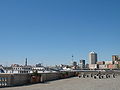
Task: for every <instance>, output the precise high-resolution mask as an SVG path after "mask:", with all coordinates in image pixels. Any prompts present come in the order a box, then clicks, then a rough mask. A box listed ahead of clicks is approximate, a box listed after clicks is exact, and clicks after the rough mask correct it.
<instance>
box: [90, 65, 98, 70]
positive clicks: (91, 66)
mask: <svg viewBox="0 0 120 90" xmlns="http://www.w3.org/2000/svg"><path fill="white" fill-rule="evenodd" d="M89 69H98V65H97V64H89Z"/></svg>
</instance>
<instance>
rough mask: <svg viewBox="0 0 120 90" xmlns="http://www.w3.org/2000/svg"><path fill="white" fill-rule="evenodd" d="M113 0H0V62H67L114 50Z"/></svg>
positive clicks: (118, 23) (119, 24) (117, 21)
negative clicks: (91, 53)
mask: <svg viewBox="0 0 120 90" xmlns="http://www.w3.org/2000/svg"><path fill="white" fill-rule="evenodd" d="M119 3H120V1H119V0H115V1H112V0H106V1H104V0H101V1H96V0H91V1H89V0H86V1H83V0H81V1H79V0H75V1H72V0H69V1H68V0H66V1H65V0H60V1H56V0H50V1H49V0H46V1H39V0H36V1H33V0H25V1H24V0H21V1H16V0H11V1H9V0H8V1H7V2H6V1H0V13H1V14H0V64H3V65H10V64H14V63H19V64H24V59H25V58H28V64H36V63H40V62H42V63H44V64H47V65H55V64H61V63H63V62H64V63H63V64H69V63H70V61H71V60H72V55H74V60H75V61H79V59H84V60H86V63H88V53H89V52H91V51H95V52H96V53H97V54H98V60H100V61H104V60H111V59H112V57H111V56H112V55H116V54H117V55H120V49H119V46H120V42H119V33H120V17H119V16H120V12H119V11H120V5H119Z"/></svg>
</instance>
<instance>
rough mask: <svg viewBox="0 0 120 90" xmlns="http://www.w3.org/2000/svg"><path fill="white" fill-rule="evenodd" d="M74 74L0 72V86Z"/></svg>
mask: <svg viewBox="0 0 120 90" xmlns="http://www.w3.org/2000/svg"><path fill="white" fill-rule="evenodd" d="M72 76H74V72H67V73H66V72H58V73H41V74H38V75H33V74H0V87H6V86H17V85H25V84H31V83H39V82H46V81H51V80H57V79H62V78H69V77H72Z"/></svg>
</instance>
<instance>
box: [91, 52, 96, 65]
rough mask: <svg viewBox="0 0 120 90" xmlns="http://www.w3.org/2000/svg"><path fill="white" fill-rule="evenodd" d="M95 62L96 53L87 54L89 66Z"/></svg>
mask: <svg viewBox="0 0 120 90" xmlns="http://www.w3.org/2000/svg"><path fill="white" fill-rule="evenodd" d="M96 62H97V53H95V52H90V53H89V64H96Z"/></svg>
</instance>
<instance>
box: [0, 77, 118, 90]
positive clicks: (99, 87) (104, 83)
mask: <svg viewBox="0 0 120 90" xmlns="http://www.w3.org/2000/svg"><path fill="white" fill-rule="evenodd" d="M0 90H120V76H117V78H115V79H114V78H109V79H92V78H86V79H83V78H78V77H74V78H69V79H62V80H56V81H50V82H47V83H43V84H41V83H40V84H34V85H28V86H18V87H8V88H0Z"/></svg>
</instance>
